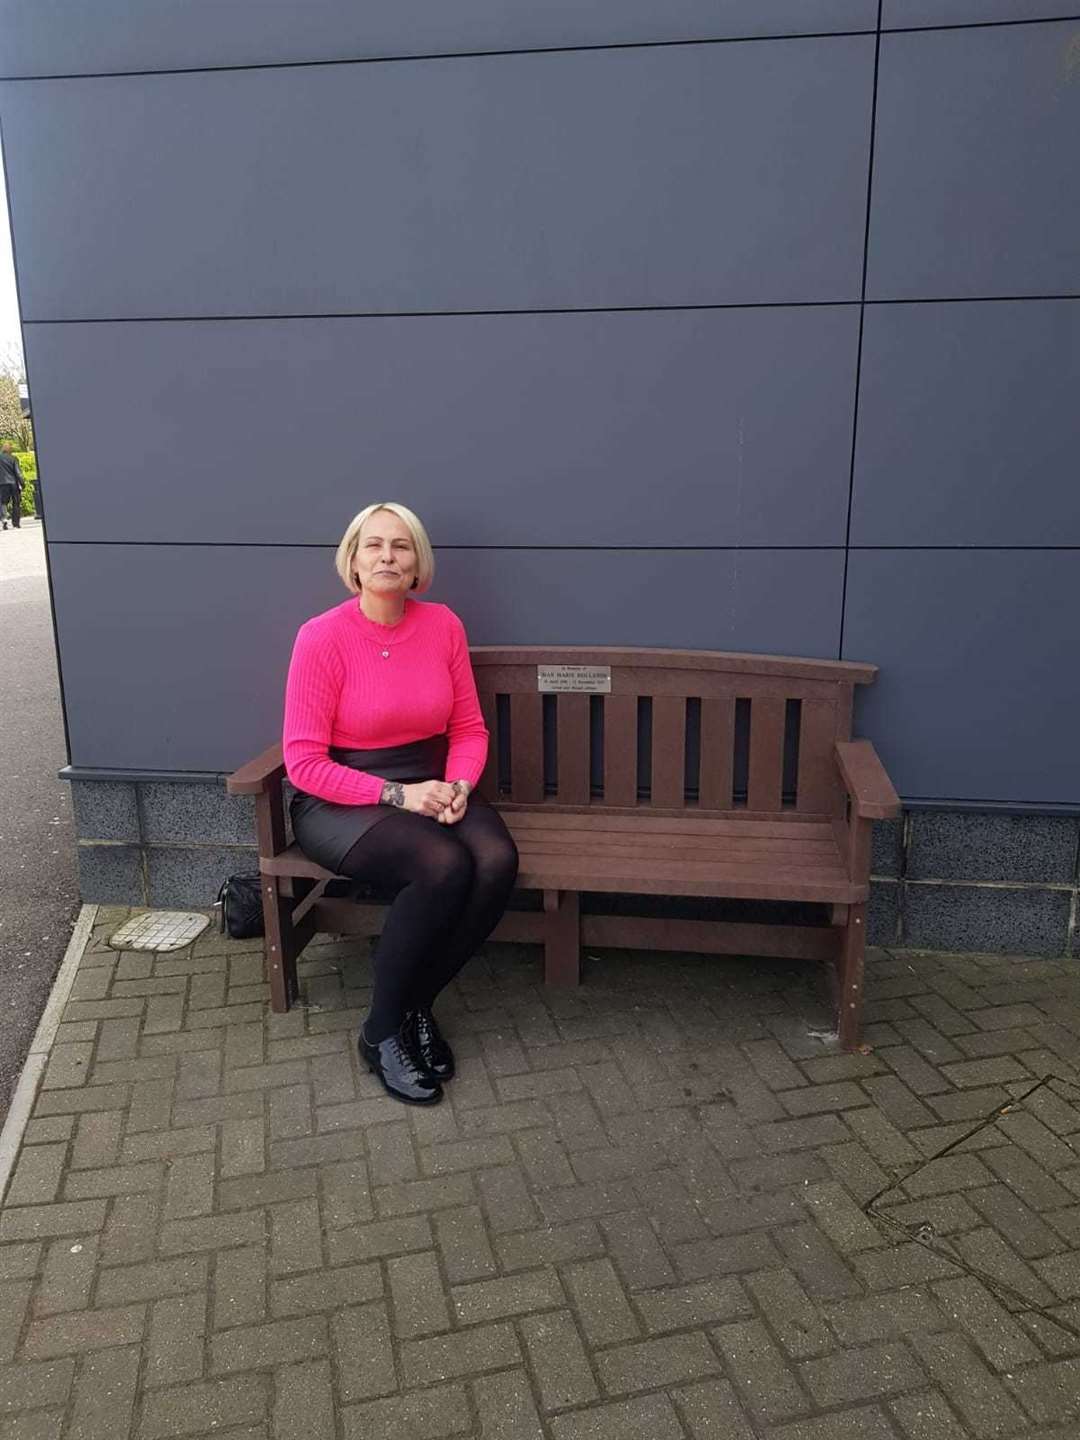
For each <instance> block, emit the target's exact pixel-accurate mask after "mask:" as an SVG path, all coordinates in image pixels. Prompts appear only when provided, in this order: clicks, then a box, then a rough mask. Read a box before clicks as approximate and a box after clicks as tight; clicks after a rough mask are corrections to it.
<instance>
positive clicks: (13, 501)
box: [0, 440, 23, 530]
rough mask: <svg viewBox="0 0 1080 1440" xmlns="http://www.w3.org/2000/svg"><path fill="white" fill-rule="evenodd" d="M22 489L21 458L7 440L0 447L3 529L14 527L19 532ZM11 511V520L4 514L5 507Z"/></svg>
mask: <svg viewBox="0 0 1080 1440" xmlns="http://www.w3.org/2000/svg"><path fill="white" fill-rule="evenodd" d="M22 487H23V473H22V470H21V468H20V466H19V457H18V456H17V455H16V454H15V447H14V446H13V445H12V443H11V441H10V440H5V441H4V443H3V445H2V446H0V519H2V522H3V528H4V529H5V530H6V529H7V528H8V526H9V525H14V527H15V529H16V530H18V528H19V525H20V522H21V512H22ZM5 505H7V506H9V507H10V509H11V519H10V520H9V519H8V517H7V516H6V515H5V514H4V506H5Z"/></svg>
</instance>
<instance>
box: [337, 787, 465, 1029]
mask: <svg viewBox="0 0 1080 1440" xmlns="http://www.w3.org/2000/svg"><path fill="white" fill-rule="evenodd" d="M461 823H462V824H463V823H464V821H463V822H461ZM458 828H460V826H455V827H453V829H444V828H443V827H442V826H441V825H437V824H436V823H435V822H434V821H433V820H429V819H427V818H426V817H424V816H422V815H412V814H409V813H407V812H405V811H401V812H395V813H394V814H393V815H388V816H387V817H386V818H385V819H384V820H380V821H379V823H378V824H377V825H375V826H373V827H372V828H371V829H370V830H369V831H368V833H367V834H366V835H364V836H363V837H362V838H361V839H360V840H358V841H357V843H356V844H355V845H354V846H353V847H352V849H351V850H350V851H349V853H348V855H347V856H346V857H345V860H344V861H343V863H342V866H341V873H342V874H344V875H348V876H350V877H352V878H353V879H357V880H365V881H368V882H370V883H372V884H375V885H378V886H386V887H387V888H392V889H395V890H397V895H396V896H395V898H394V901H393V904H392V905H391V906H390V909H389V911H388V913H387V916H386V922H385V924H384V925H383V931H382V934H381V935H380V936H379V941H378V944H377V945H376V947H375V954H374V966H375V985H374V991H373V994H372V1000H371V1010H370V1013H369V1014H368V1017H367V1019H366V1020H365V1022H364V1033H365V1035H366V1037H367V1039H368V1041H369V1043H371V1044H373V1045H377V1044H379V1043H380V1042H381V1041H383V1040H385V1039H386V1038H387V1037H388V1036H390V1035H393V1034H394V1033H395V1032H396V1031H397V1030H398V1029H399V1027H400V1026H401V1022H402V1020H403V1019H404V1018H405V1013H406V1011H407V1010H409V1009H410V1008H411V1007H412V1005H413V1004H414V1003H415V1001H414V998H413V997H414V993H415V991H416V988H417V986H418V985H419V984H420V983H421V978H422V975H423V972H424V971H425V970H427V968H428V967H429V966H430V964H431V961H432V958H433V957H435V956H437V955H439V954H440V953H441V951H442V947H443V945H444V942H445V937H446V936H447V935H449V934H451V933H453V932H454V931H455V930H456V928H457V927H458V925H459V923H460V920H461V917H462V915H463V913H464V912H465V911H466V910H467V909H468V905H469V899H470V894H471V891H472V885H473V859H472V854H471V852H470V850H469V849H468V847H467V846H466V845H464V844H463V843H462V842H461V840H460V839H458V838H457V837H456V836H455V834H454V830H456V829H458Z"/></svg>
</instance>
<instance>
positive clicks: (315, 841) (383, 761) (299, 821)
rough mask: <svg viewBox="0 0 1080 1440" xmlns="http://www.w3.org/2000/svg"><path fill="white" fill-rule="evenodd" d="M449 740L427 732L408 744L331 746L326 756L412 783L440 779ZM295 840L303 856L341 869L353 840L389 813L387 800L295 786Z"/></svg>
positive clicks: (352, 767)
mask: <svg viewBox="0 0 1080 1440" xmlns="http://www.w3.org/2000/svg"><path fill="white" fill-rule="evenodd" d="M449 744H450V742H449V740H448V739H447V737H446V736H445V735H431V736H429V737H428V739H426V740H414V741H412V743H411V744H409V745H392V746H391V747H390V748H389V749H383V750H334V749H331V751H330V758H331V760H336V761H337V763H338V764H339V765H347V766H348V767H349V769H350V770H367V771H369V772H370V773H371V774H372V775H378V776H380V778H381V779H383V780H397V781H399V782H400V783H401V784H403V785H414V784H416V782H417V781H419V780H441V779H442V777H443V775H444V774H445V773H446V755H447V751H448V749H449ZM289 813H290V815H291V816H292V827H293V835H294V837H295V839H296V843H297V844H298V845H299V846H300V849H301V850H303V852H304V854H305V855H306V856H307V857H308V859H309V860H315V861H317V862H318V864H320V865H322V866H325V868H326V869H327V870H333V872H334V874H335V875H338V874H340V873H341V864H342V862H343V861H344V859H345V856H346V855H348V853H349V851H350V850H351V849H352V847H353V846H354V845H355V844H356V842H357V841H358V840H360V839H362V837H363V836H364V835H366V834H367V832H368V831H369V830H370V829H371V828H372V826H373V825H378V823H379V821H380V820H386V819H388V818H389V816H391V815H393V814H394V813H395V811H394V808H393V807H392V806H389V805H339V804H337V803H336V802H335V801H333V800H320V799H319V797H318V796H317V795H307V794H305V793H304V791H303V790H298V791H297V792H296V795H295V796H294V797H293V802H292V805H291V806H290V807H289Z"/></svg>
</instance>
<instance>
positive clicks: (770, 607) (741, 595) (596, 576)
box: [52, 545, 844, 771]
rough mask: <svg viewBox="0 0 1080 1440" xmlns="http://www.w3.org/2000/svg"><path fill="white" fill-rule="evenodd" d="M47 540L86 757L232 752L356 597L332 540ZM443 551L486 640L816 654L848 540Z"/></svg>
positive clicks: (445, 565)
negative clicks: (321, 616)
mask: <svg viewBox="0 0 1080 1440" xmlns="http://www.w3.org/2000/svg"><path fill="white" fill-rule="evenodd" d="M52 556H53V584H54V589H55V593H56V614H57V623H58V627H59V633H60V645H61V649H62V652H63V654H64V655H65V657H66V658H65V666H64V682H65V691H66V695H67V706H68V716H69V724H70V728H71V746H72V754H71V759H72V763H73V764H74V765H76V766H86V767H91V766H100V767H104V768H108V767H120V768H128V769H138V768H144V767H145V768H160V769H166V770H201V771H228V770H231V769H233V768H234V767H235V766H237V765H239V764H240V763H241V762H242V761H244V760H246V759H249V758H250V756H251V755H252V754H254V753H256V752H257V751H259V750H261V749H262V748H264V747H265V746H266V745H269V744H272V743H273V742H274V741H275V740H276V739H277V738H278V737H279V736H280V734H281V716H282V696H283V693H284V685H285V676H286V672H287V669H288V663H289V655H290V652H291V647H292V641H293V637H294V635H295V633H296V630H297V628H298V626H299V625H300V624H301V623H302V622H303V621H304V620H306V619H307V618H308V616H310V615H312V614H315V613H317V612H319V611H321V610H324V609H327V608H328V607H329V606H331V605H334V604H337V603H338V602H339V601H340V600H342V599H344V598H345V591H344V589H343V588H342V587H341V584H340V581H339V580H338V578H337V576H336V575H335V574H334V571H333V568H332V557H333V552H332V550H331V549H329V548H327V549H320V548H303V547H295V548H292V547H288V546H270V547H263V546H241V547H231V546H213V547H208V548H206V549H203V550H201V551H199V550H192V549H191V548H190V547H186V546H172V545H155V546H113V545H55V546H53V547H52ZM193 556H197V557H198V560H197V563H198V573H197V575H196V574H195V573H194V572H193V569H192V564H193ZM438 564H439V574H438V578H437V584H436V588H435V589H434V591H433V592H432V594H431V598H432V599H433V600H439V601H442V602H444V603H446V604H448V605H451V606H452V607H453V608H454V609H455V610H456V611H457V612H458V613H459V614H460V615H461V616H462V618H463V619H464V621H465V623H466V626H467V627H468V630H469V638H470V640H471V641H472V642H473V643H474V644H495V643H498V642H501V641H505V639H506V637H507V635H513V637H514V639H515V641H517V642H519V643H522V644H531V643H540V642H545V641H550V642H552V643H556V644H590V643H592V644H607V645H667V646H688V647H691V648H697V649H715V650H759V651H765V652H772V653H776V652H777V651H781V650H787V651H789V652H790V653H792V654H797V655H798V654H801V655H811V656H813V655H827V654H828V653H829V649H830V646H831V645H832V644H833V643H834V640H833V637H834V636H835V635H836V634H837V631H838V628H839V623H840V602H841V590H842V583H843V567H844V557H843V551H841V550H803V551H786V550H752V551H745V552H737V551H730V550H729V551H712V550H668V551H665V550H637V551H632V550H631V551H616V550H583V551H572V550H505V549H492V550H471V551H470V550H448V551H445V552H442V553H440V554H439V555H438ZM132 595H137V596H138V597H139V603H138V604H137V605H133V604H132V603H131V597H132ZM177 595H184V596H185V597H187V602H188V603H187V604H186V605H185V607H184V609H183V613H179V611H178V607H177V605H176V601H175V597H176V596H177ZM222 616H228V617H229V622H230V623H229V624H228V625H227V626H226V625H223V624H222ZM238 636H241V637H242V639H243V643H242V644H239V643H237V637H238ZM135 657H137V659H136V658H135ZM103 697H107V703H103Z"/></svg>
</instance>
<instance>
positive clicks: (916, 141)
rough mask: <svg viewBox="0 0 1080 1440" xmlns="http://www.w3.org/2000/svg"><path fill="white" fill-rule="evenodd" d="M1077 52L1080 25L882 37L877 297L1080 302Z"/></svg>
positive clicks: (874, 221)
mask: <svg viewBox="0 0 1080 1440" xmlns="http://www.w3.org/2000/svg"><path fill="white" fill-rule="evenodd" d="M1078 44H1080V23H1077V24H1076V25H1068V24H1065V25H1060V24H1048V25H1008V26H999V27H994V26H991V27H988V28H986V29H974V30H941V31H933V32H924V33H921V34H918V33H913V34H907V35H887V36H884V37H883V38H882V41H881V68H880V74H879V80H878V99H877V127H876V139H875V145H874V191H873V203H872V207H871V221H870V251H869V266H868V279H867V294H868V296H869V298H871V299H897V298H900V299H902V298H911V299H933V298H945V299H948V298H960V297H963V296H993V295H1004V296H1009V295H1013V296H1019V295H1068V294H1075V293H1077V292H1080V188H1078V187H1077V185H1076V183H1075V181H1076V173H1075V172H1076V147H1075V145H1074V144H1073V143H1071V137H1075V136H1076V135H1077V134H1080V84H1078V83H1077V79H1076V58H1075V57H1076V53H1077V47H1078ZM1067 137H1070V138H1067Z"/></svg>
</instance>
